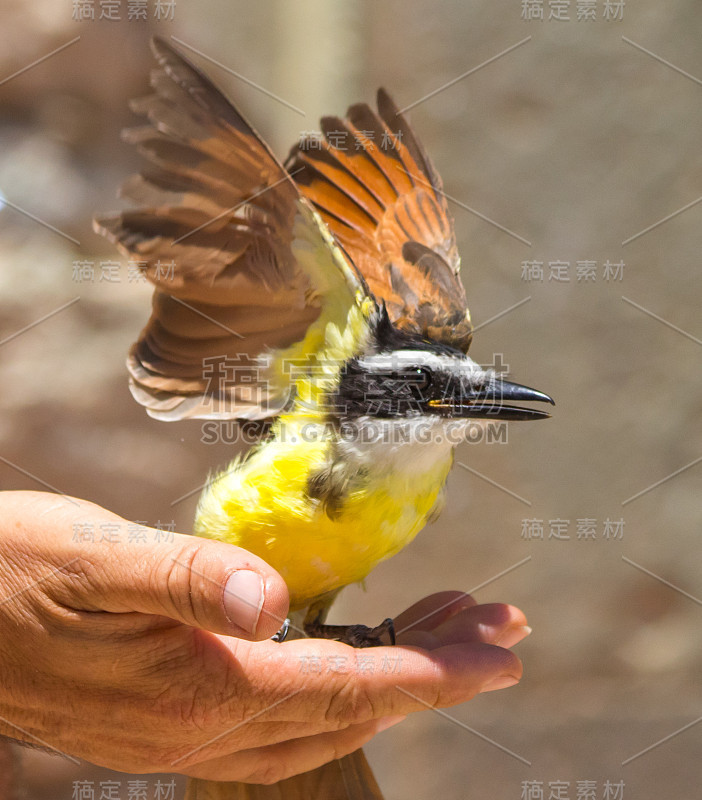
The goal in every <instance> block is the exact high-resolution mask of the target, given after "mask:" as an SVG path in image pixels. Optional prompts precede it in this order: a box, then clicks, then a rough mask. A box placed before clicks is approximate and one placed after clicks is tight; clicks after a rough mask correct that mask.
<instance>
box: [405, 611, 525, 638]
mask: <svg viewBox="0 0 702 800" xmlns="http://www.w3.org/2000/svg"><path fill="white" fill-rule="evenodd" d="M526 622H527V620H526V617H525V616H524V614H523V613H522V611H520V610H519V609H518V608H516V607H515V606H510V605H505V604H504V603H485V604H482V605H479V606H473V607H471V608H468V609H464V610H463V611H461V612H460V613H459V614H456V615H455V616H453V617H451V618H450V619H448V620H446V621H445V622H443V623H442V624H441V625H439V626H438V627H437V628H435V629H434V630H433V631H430V634H431V635H432V636H433V637H434V639H435V644H434V647H440V646H444V645H448V644H460V643H462V642H485V643H486V644H498V645H500V646H501V647H511V646H513V645H514V644H516V643H517V642H519V641H521V640H522V639H524V638H525V637H526V636H528V635H529V633H530V632H531V629H530V628H529V627H528V626H527V624H526ZM410 633H411V632H410Z"/></svg>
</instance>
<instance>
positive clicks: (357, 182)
mask: <svg viewBox="0 0 702 800" xmlns="http://www.w3.org/2000/svg"><path fill="white" fill-rule="evenodd" d="M321 124H322V132H323V134H324V138H323V139H317V138H314V137H312V138H309V137H308V138H306V139H303V140H302V141H301V142H300V143H299V144H297V145H296V146H295V147H294V148H293V149H292V151H291V153H290V156H289V158H288V160H287V162H286V167H287V168H288V170H289V171H290V172H291V173H294V176H295V181H296V182H297V183H298V184H299V186H300V187H301V190H302V193H303V194H304V195H305V196H306V197H307V198H308V199H309V200H310V201H311V202H312V203H313V204H314V206H315V207H316V208H317V210H318V211H319V213H320V215H321V217H322V219H323V220H324V222H325V223H326V225H327V226H328V227H329V229H330V230H331V231H332V233H333V234H334V236H335V237H336V238H337V240H338V241H339V243H340V244H341V246H342V247H343V248H344V251H345V252H346V253H347V254H348V256H349V258H350V259H351V261H353V263H354V264H355V265H356V267H357V268H358V270H359V271H360V272H361V273H362V275H363V277H364V278H365V279H366V281H367V282H368V286H369V287H370V290H371V292H372V293H373V295H374V296H375V297H376V298H378V299H379V300H383V301H384V302H385V304H386V307H387V309H388V313H389V316H390V319H391V320H392V321H393V323H394V324H395V325H397V326H398V327H400V328H404V329H406V330H409V331H413V332H416V333H419V334H421V335H423V336H426V337H428V338H431V339H435V340H439V341H442V342H445V343H446V344H449V345H452V346H453V347H457V348H459V349H461V350H463V351H466V350H467V349H468V346H469V344H470V338H471V324H470V317H469V315H468V309H467V305H466V297H465V292H464V290H463V286H462V284H461V281H460V278H459V277H458V271H459V266H460V259H459V256H458V252H457V250H456V241H455V235H454V228H453V219H452V218H451V215H450V214H449V211H448V207H447V203H446V197H445V195H444V193H443V189H442V184H441V179H440V178H439V176H438V174H437V172H436V170H435V169H434V167H433V165H432V163H431V161H430V160H429V158H428V156H427V155H426V153H425V152H424V149H423V147H422V146H421V144H420V143H419V141H418V139H417V138H416V136H415V135H414V132H413V131H412V128H411V127H410V125H409V123H408V122H407V120H406V119H405V118H404V117H403V116H402V114H400V112H399V111H398V109H397V107H396V106H395V104H394V103H393V101H392V100H391V99H390V97H389V96H388V94H387V92H385V91H384V90H383V89H380V90H379V91H378V113H375V112H374V111H372V110H371V109H370V107H369V106H367V105H365V104H357V105H353V106H351V107H350V108H349V109H348V111H347V117H346V119H340V118H338V117H325V118H324V119H322V123H321Z"/></svg>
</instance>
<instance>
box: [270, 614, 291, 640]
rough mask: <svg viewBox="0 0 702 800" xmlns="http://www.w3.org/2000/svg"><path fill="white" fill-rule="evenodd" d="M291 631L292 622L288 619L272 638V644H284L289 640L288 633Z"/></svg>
mask: <svg viewBox="0 0 702 800" xmlns="http://www.w3.org/2000/svg"><path fill="white" fill-rule="evenodd" d="M289 630H290V620H289V619H286V620H285V621H284V622H283V624H282V626H281V628H280V630H279V631H278V633H274V634H273V636H271V641H272V642H278V643H280V642H284V641H285V640H286V639H287V638H288V631H289Z"/></svg>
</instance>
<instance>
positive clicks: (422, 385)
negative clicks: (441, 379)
mask: <svg viewBox="0 0 702 800" xmlns="http://www.w3.org/2000/svg"><path fill="white" fill-rule="evenodd" d="M414 376H415V379H414V383H415V384H416V386H417V388H418V389H420V390H421V389H426V388H427V387H429V386H431V383H432V381H433V379H434V375H433V373H432V371H431V370H430V369H427V367H417V369H416V370H414Z"/></svg>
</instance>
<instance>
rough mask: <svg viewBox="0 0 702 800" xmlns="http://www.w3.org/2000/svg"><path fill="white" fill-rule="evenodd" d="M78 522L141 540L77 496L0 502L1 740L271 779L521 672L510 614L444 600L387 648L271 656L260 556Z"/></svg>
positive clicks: (151, 766) (113, 763)
mask: <svg viewBox="0 0 702 800" xmlns="http://www.w3.org/2000/svg"><path fill="white" fill-rule="evenodd" d="M86 523H90V524H92V525H93V526H94V527H95V528H96V529H98V528H99V527H100V526H102V525H106V526H112V527H113V528H114V526H118V527H119V529H121V530H122V532H123V533H126V531H127V529H128V527H129V528H130V529H132V530H133V529H134V527H135V526H134V524H133V523H128V522H127V521H126V520H123V519H121V518H120V517H117V516H116V515H114V514H112V513H110V512H109V511H106V510H105V509H103V508H100V507H99V506H96V505H93V504H91V503H88V502H86V501H83V500H73V499H71V498H65V497H61V496H57V495H49V494H43V493H38V492H4V493H0V587H1V588H0V672H1V674H2V675H3V682H2V686H1V687H0V732H3V733H5V734H7V735H9V736H12V737H13V738H16V739H21V740H23V741H26V742H30V743H32V744H41V745H44V746H50V747H52V748H54V749H56V750H59V751H61V752H64V753H68V754H71V755H73V756H78V757H80V758H84V759H86V760H88V761H91V762H93V763H95V764H100V765H103V766H106V767H109V768H111V769H116V770H120V771H124V772H178V773H183V774H186V775H191V776H194V777H200V778H205V779H208V780H214V781H232V780H239V781H245V782H250V783H257V782H258V783H271V782H275V781H278V780H282V779H284V778H286V777H289V776H291V775H293V774H296V773H299V772H305V771H307V770H310V769H314V768H315V767H317V766H319V765H321V764H323V763H325V762H326V761H330V760H331V759H333V758H339V757H341V756H343V755H345V754H347V753H350V752H352V751H354V750H356V749H357V748H358V747H360V746H362V745H363V744H364V743H365V742H366V741H368V740H369V739H370V738H372V736H373V735H375V734H376V733H377V732H378V731H380V730H383V729H384V728H386V727H388V726H389V725H391V724H394V723H395V722H398V721H400V720H401V719H402V718H404V716H405V715H406V714H408V713H410V712H413V711H418V710H422V709H424V708H426V707H427V705H430V706H435V707H445V706H451V705H455V704H457V703H461V702H464V701H466V700H469V699H470V698H471V697H473V696H474V695H475V694H477V693H478V692H481V691H490V690H492V689H495V688H502V687H503V686H507V685H512V684H513V683H516V681H517V680H518V679H519V677H520V676H521V664H520V662H519V660H518V659H517V658H516V657H515V656H514V655H513V654H512V653H511V652H510V651H509V650H508V649H505V648H506V647H511V646H512V645H513V644H515V643H516V642H517V641H519V640H520V639H521V638H523V637H524V636H526V635H527V633H528V629H527V628H525V627H524V626H525V623H526V621H525V619H524V616H523V615H522V614H521V612H520V611H518V610H517V609H515V608H513V607H510V606H504V605H500V604H491V605H482V606H481V605H477V604H476V603H475V601H474V600H472V599H471V598H470V597H468V596H467V595H463V594H461V593H459V592H444V593H440V594H437V595H432V596H431V597H429V598H425V599H424V600H422V601H420V602H419V603H417V604H415V605H414V606H412V608H410V609H408V610H407V611H406V612H404V613H403V614H401V615H399V616H398V617H397V618H396V620H395V625H396V629H397V631H398V633H399V636H398V642H399V644H398V646H396V647H379V648H372V649H365V650H354V649H352V648H350V647H348V646H347V645H343V644H341V643H339V642H332V641H324V640H312V639H301V640H295V641H290V642H285V643H283V644H277V643H275V642H272V641H270V636H271V635H272V634H273V633H275V631H276V630H277V629H278V628H279V627H280V625H281V623H282V620H283V619H284V618H285V616H286V614H287V603H288V599H287V590H286V588H285V584H284V583H283V581H282V579H281V577H280V576H279V575H278V574H277V573H276V572H275V571H274V570H273V569H272V568H271V567H269V566H268V565H267V564H265V563H264V562H263V561H262V560H261V559H259V558H257V557H256V556H254V555H252V554H250V553H248V552H246V551H244V550H241V549H240V548H237V547H234V546H232V545H227V544H224V543H221V542H216V541H212V540H208V539H200V538H194V537H190V536H184V535H181V534H174V535H173V541H172V542H163V541H157V540H156V532H155V531H153V530H151V529H148V528H142V529H141V530H142V532H143V533H144V536H143V537H141V538H139V539H138V540H136V539H135V540H134V541H127V540H126V539H127V537H126V535H123V536H121V537H120V538H119V541H118V542H85V541H78V542H77V541H74V539H75V537H74V532H75V530H76V526H77V525H81V524H86ZM162 533H163V532H161V534H162ZM232 576H234V577H233V578H232ZM259 578H260V580H259ZM230 580H231V582H230V583H228V581H230ZM262 586H263V595H262V597H261V591H260V590H261V587H262ZM497 644H499V645H502V646H496V645H497Z"/></svg>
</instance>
